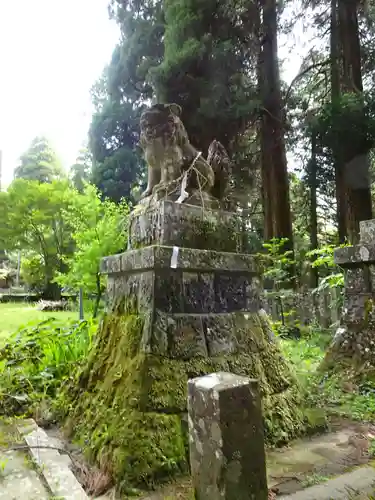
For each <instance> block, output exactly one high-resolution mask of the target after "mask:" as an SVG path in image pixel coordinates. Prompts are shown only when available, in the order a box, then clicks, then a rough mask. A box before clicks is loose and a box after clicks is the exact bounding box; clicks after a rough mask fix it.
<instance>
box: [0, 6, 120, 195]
mask: <svg viewBox="0 0 375 500" xmlns="http://www.w3.org/2000/svg"><path fill="white" fill-rule="evenodd" d="M107 5H108V0H63V1H61V0H0V19H1V26H0V68H1V70H0V71H1V80H0V149H1V150H2V151H3V181H2V184H3V186H4V185H6V184H8V183H9V182H10V181H11V180H12V177H13V168H14V167H15V166H16V165H17V163H18V158H19V157H20V155H21V154H22V153H23V151H24V150H26V149H27V147H28V146H29V144H30V142H31V140H32V139H33V138H34V137H35V136H36V135H39V134H43V135H46V136H47V137H48V139H49V140H50V141H51V143H52V145H53V147H54V148H55V149H56V151H57V153H58V155H59V157H60V158H61V160H62V161H63V163H64V166H65V167H69V166H70V165H71V164H72V163H74V161H75V158H76V156H77V152H78V150H79V149H80V147H81V146H82V143H83V142H84V141H85V139H86V137H87V130H88V126H89V124H90V119H91V102H90V95H89V90H90V88H91V86H92V84H93V83H94V81H95V80H96V78H97V77H98V76H99V75H100V73H101V71H102V69H103V67H104V65H105V64H106V63H107V62H108V61H109V59H110V57H111V54H112V50H113V48H114V46H115V44H116V42H117V40H118V37H119V30H118V27H117V25H116V24H115V22H112V21H109V19H108V13H107Z"/></svg>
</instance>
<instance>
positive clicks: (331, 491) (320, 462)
mask: <svg viewBox="0 0 375 500" xmlns="http://www.w3.org/2000/svg"><path fill="white" fill-rule="evenodd" d="M26 423H27V422H26ZM31 424H32V421H31ZM31 424H30V421H29V422H28V425H29V429H27V426H26V427H25V423H23V424H22V425H21V424H19V425H18V427H19V429H20V432H21V433H23V434H28V435H29V436H31V438H30V439H29V442H30V443H29V444H33V439H36V435H35V432H36V429H35V427H33V425H35V423H34V424H33V425H31ZM22 429H23V430H22ZM359 430H362V431H365V429H363V428H362V429H359V428H358V426H355V425H346V427H344V428H341V429H339V430H337V431H336V432H331V433H328V434H324V435H322V436H316V437H313V438H311V439H303V440H300V441H296V442H295V443H293V444H292V446H290V447H287V448H284V449H281V450H275V451H271V452H269V453H268V454H267V465H268V467H267V468H268V484H269V487H270V488H273V489H276V490H277V491H278V495H284V496H281V497H280V496H277V498H280V500H281V499H282V500H288V499H290V500H314V499H320V500H324V499H331V498H332V499H349V498H350V499H352V498H360V497H356V496H353V495H352V494H350V493H347V492H348V491H350V488H352V491H354V490H359V489H360V491H361V492H364V491H369V492H371V491H372V490H371V488H372V487H373V483H375V468H373V467H369V466H364V467H361V468H359V469H356V470H354V471H351V472H349V473H346V474H342V475H340V476H339V477H336V478H335V479H331V480H329V481H327V482H326V483H323V484H322V485H318V486H313V487H311V488H307V489H305V490H303V491H297V490H301V488H302V486H301V484H302V483H303V481H304V480H305V479H306V478H308V477H309V476H311V475H312V474H314V473H318V474H321V475H322V476H323V475H327V476H328V475H339V474H341V473H343V472H345V471H347V470H348V468H349V469H350V467H353V465H358V464H361V463H362V464H365V463H366V462H367V461H368V457H367V458H366V457H365V458H362V459H360V457H359V454H358V452H359V451H361V450H358V446H356V441H355V438H354V437H353V436H356V435H358V431H359ZM43 432H44V431H42V430H41V429H39V428H38V435H39V434H40V435H39V437H40V439H42V438H43V439H46V436H45V435H44V434H43ZM33 433H34V434H33ZM362 435H364V434H363V433H362ZM33 436H34V437H33ZM39 437H38V439H39ZM43 439H42V440H43ZM20 444H22V440H21V439H20V436H19V435H18V437H17V434H15V433H14V431H13V430H12V428H11V427H7V426H4V425H0V500H20V499H22V500H45V499H52V498H56V492H55V493H54V495H55V496H53V494H52V492H51V489H49V488H48V484H47V481H46V480H45V478H43V475H44V476H45V474H43V473H44V472H48V470H49V471H51V470H52V472H53V473H54V474H55V475H56V477H57V478H58V477H59V478H60V482H61V484H59V485H58V486H59V488H60V489H61V491H62V490H63V489H64V488H65V489H66V495H67V496H66V495H65V494H64V495H63V496H59V497H60V498H71V499H75V498H77V499H78V498H79V497H77V495H75V496H74V494H71V492H72V491H80V495H81V497H80V498H89V497H88V496H83V495H84V494H82V491H81V490H80V489H79V487H78V486H77V485H76V484H75V485H73V486H74V488H77V489H76V490H74V488H73V486H72V483H70V486H67V484H65V481H66V480H67V474H66V473H65V472H66V471H65V469H66V466H67V465H68V462H69V460H68V457H67V456H66V455H61V456H60V457H57V458H56V457H54V460H55V462H54V464H55V466H53V467H52V466H51V465H48V464H47V467H46V468H45V467H43V465H42V467H41V469H40V470H39V473H38V472H37V470H36V467H35V465H34V463H33V460H32V456H31V455H29V453H28V452H27V450H26V451H18V450H17V451H15V450H10V451H7V448H9V447H12V446H19V445H20ZM23 444H25V441H23ZM44 444H46V443H44ZM51 444H52V445H56V443H54V442H53V441H51ZM51 451H52V450H48V453H47V454H44V455H43V452H42V450H39V451H38V452H35V456H37V457H39V459H42V455H43V457H44V458H45V459H46V460H47V461H48V460H49V455H50V454H51ZM35 456H34V459H35ZM52 462H53V461H52ZM61 471H63V472H64V471H65V472H64V473H63V474H62V473H61ZM68 479H69V480H70V481H71V480H72V478H71V476H70V477H69V478H68ZM51 484H52V485H53V482H52V483H51ZM57 484H58V481H57ZM69 490H70V493H69ZM189 490H190V487H189V484H188V482H187V484H185V485H184V487H183V488H182V485H179V486H177V489H175V490H174V488H173V487H168V489H167V490H165V491H162V492H159V493H155V494H152V495H147V496H145V497H143V498H144V499H146V498H147V499H149V500H151V499H152V500H164V499H165V498H168V499H171V498H173V499H180V498H181V500H184V499H185V498H186V499H187V498H190V497H189V494H190V493H189ZM168 495H169V496H168ZM185 495H186V496H185ZM314 495H315V496H314ZM316 495H318V496H316ZM113 498H114V497H113V495H112V494H108V495H104V496H102V497H100V500H109V499H113ZM361 498H362V497H361ZM364 498H368V497H364ZM98 500H99V499H98Z"/></svg>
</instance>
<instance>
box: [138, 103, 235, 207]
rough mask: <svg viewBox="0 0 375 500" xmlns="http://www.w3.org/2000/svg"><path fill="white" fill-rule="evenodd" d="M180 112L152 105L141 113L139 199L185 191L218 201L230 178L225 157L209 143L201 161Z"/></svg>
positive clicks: (216, 144)
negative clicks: (144, 177)
mask: <svg viewBox="0 0 375 500" xmlns="http://www.w3.org/2000/svg"><path fill="white" fill-rule="evenodd" d="M181 111H182V110H181V107H180V106H179V105H178V104H155V105H154V106H151V107H150V108H149V109H147V110H146V111H144V112H143V113H142V116H141V138H140V145H141V147H142V149H143V151H144V156H145V160H146V163H147V166H148V183H147V188H146V190H145V191H144V193H143V194H142V198H145V197H146V196H150V195H151V194H155V193H157V192H159V193H160V192H161V193H163V194H164V195H167V196H170V195H173V194H174V193H177V194H179V193H180V192H181V193H182V191H186V195H187V196H189V195H191V194H192V193H194V192H195V193H197V192H199V195H200V196H205V197H207V196H211V197H213V198H215V199H217V200H219V201H220V200H221V199H223V197H224V196H225V195H226V193H227V186H228V183H229V178H230V166H231V162H230V159H229V157H228V154H227V153H226V151H225V149H224V147H223V146H222V145H221V144H220V143H219V142H218V141H213V142H212V144H211V146H210V148H209V157H210V161H207V160H205V158H204V157H203V155H202V153H201V152H199V151H197V149H196V148H195V147H194V146H193V145H192V144H191V143H190V141H189V137H188V135H187V132H186V129H185V127H184V125H183V123H182V121H181V119H180V116H181ZM184 177H185V179H184ZM176 196H177V195H176Z"/></svg>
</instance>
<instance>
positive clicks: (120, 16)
mask: <svg viewBox="0 0 375 500" xmlns="http://www.w3.org/2000/svg"><path fill="white" fill-rule="evenodd" d="M111 11H112V16H113V17H114V18H115V19H116V21H117V23H118V24H119V26H120V28H121V32H122V39H121V41H120V43H119V44H118V45H117V47H116V48H115V50H114V52H113V55H112V59H111V62H110V64H109V65H108V66H107V67H106V68H105V69H104V72H103V75H102V76H101V78H100V79H99V80H98V82H97V83H96V84H95V85H94V87H93V89H92V100H93V103H94V105H95V113H94V116H93V119H92V123H91V127H90V134H89V136H90V150H91V152H92V154H93V170H92V180H93V182H94V183H95V185H96V186H97V187H98V188H99V189H100V191H101V192H102V193H103V195H104V196H105V197H108V198H110V199H112V200H114V201H119V200H120V199H121V198H123V197H125V198H129V197H130V198H131V197H132V193H133V190H134V187H136V186H137V185H139V184H143V183H144V162H143V158H142V154H141V151H140V149H139V148H138V147H137V146H138V141H139V133H140V131H139V120H140V115H141V113H142V111H143V109H144V106H145V103H146V102H147V101H149V100H150V99H151V98H152V97H153V89H152V86H151V85H150V82H149V81H148V79H147V74H148V71H149V69H150V67H152V66H155V65H157V64H159V62H160V61H161V59H162V57H163V51H164V49H163V34H164V21H163V10H162V1H160V0H159V1H158V0H137V1H136V2H132V1H128V0H113V1H112V2H111Z"/></svg>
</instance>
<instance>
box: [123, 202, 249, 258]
mask: <svg viewBox="0 0 375 500" xmlns="http://www.w3.org/2000/svg"><path fill="white" fill-rule="evenodd" d="M242 233H243V231H242V222H241V218H240V216H239V215H238V214H236V213H231V212H225V211H222V210H209V209H206V208H202V207H199V206H194V205H189V204H187V203H175V202H173V201H169V200H161V201H159V202H158V203H156V204H153V205H152V206H149V207H148V206H144V205H141V206H138V207H136V209H135V210H134V211H133V212H132V214H131V215H130V221H129V240H128V249H129V250H133V249H137V248H142V247H146V246H150V245H168V246H174V245H178V246H183V247H187V248H198V249H202V248H204V249H210V248H212V249H215V250H221V251H225V252H237V251H244V248H243V240H244V239H243V237H242Z"/></svg>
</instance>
